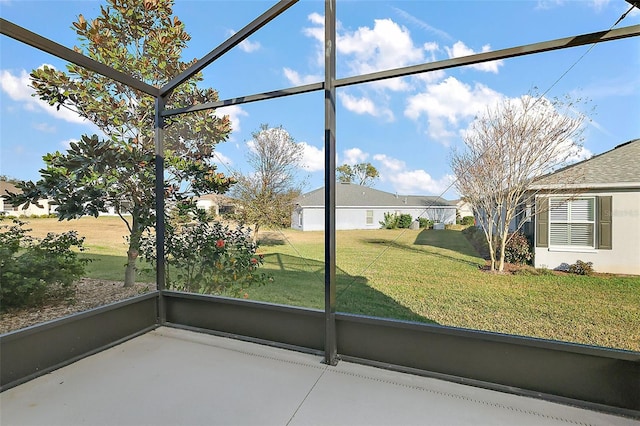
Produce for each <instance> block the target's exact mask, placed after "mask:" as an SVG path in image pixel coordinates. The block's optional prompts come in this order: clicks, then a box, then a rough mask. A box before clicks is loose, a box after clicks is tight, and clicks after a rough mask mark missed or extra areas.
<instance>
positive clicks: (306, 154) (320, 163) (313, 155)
mask: <svg viewBox="0 0 640 426" xmlns="http://www.w3.org/2000/svg"><path fill="white" fill-rule="evenodd" d="M298 145H302V148H303V151H302V168H303V169H305V170H307V171H309V172H318V171H321V170H324V148H318V147H315V146H313V145H309V144H308V143H306V142H299V143H298Z"/></svg>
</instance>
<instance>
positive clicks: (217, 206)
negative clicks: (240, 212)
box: [195, 194, 237, 216]
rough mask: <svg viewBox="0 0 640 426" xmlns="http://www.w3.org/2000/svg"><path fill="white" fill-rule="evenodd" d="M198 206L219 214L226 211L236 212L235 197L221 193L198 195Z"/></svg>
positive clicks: (216, 214) (215, 214)
mask: <svg viewBox="0 0 640 426" xmlns="http://www.w3.org/2000/svg"><path fill="white" fill-rule="evenodd" d="M195 201H196V206H198V207H199V208H201V209H203V210H205V211H207V212H208V213H210V214H212V215H214V216H219V215H221V214H226V213H234V212H235V211H236V207H237V206H236V204H234V202H233V199H231V198H229V197H227V196H224V195H221V194H206V195H202V196H200V197H196V199H195Z"/></svg>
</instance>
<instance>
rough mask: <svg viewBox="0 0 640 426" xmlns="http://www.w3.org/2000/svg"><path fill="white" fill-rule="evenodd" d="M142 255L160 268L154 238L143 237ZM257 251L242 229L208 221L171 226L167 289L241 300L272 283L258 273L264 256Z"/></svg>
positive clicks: (167, 235) (169, 227) (169, 231)
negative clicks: (252, 290)
mask: <svg viewBox="0 0 640 426" xmlns="http://www.w3.org/2000/svg"><path fill="white" fill-rule="evenodd" d="M201 219H202V218H201ZM141 251H142V256H143V257H144V258H145V259H146V260H147V261H149V262H151V263H152V264H156V261H157V259H156V256H155V238H154V237H152V236H150V235H146V236H145V237H143V239H142V250H141ZM256 251H257V244H256V243H254V242H253V240H252V238H251V231H250V230H249V229H247V228H244V227H242V226H240V227H238V228H236V229H231V228H229V227H228V226H225V225H222V224H221V223H220V222H211V223H209V222H207V221H206V220H196V221H192V222H189V223H180V222H170V223H168V224H167V227H166V240H165V255H166V261H167V269H166V270H167V275H166V279H167V283H166V284H167V287H168V288H172V289H174V290H180V291H188V292H195V293H203V294H228V295H232V296H236V297H238V296H241V295H243V294H244V293H245V291H246V289H247V288H248V287H250V286H252V285H261V284H265V283H266V282H267V281H270V280H271V278H269V277H267V275H266V274H264V273H258V272H257V269H258V267H260V265H262V264H263V256H262V255H260V254H257V253H256Z"/></svg>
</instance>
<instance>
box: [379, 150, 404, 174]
mask: <svg viewBox="0 0 640 426" xmlns="http://www.w3.org/2000/svg"><path fill="white" fill-rule="evenodd" d="M373 159H374V160H376V161H379V162H380V163H382V167H384V168H385V169H387V170H389V171H391V172H399V171H400V170H402V169H404V168H405V167H406V164H405V162H404V161H402V160H398V159H396V158H391V157H388V156H386V155H385V154H376V155H374V156H373Z"/></svg>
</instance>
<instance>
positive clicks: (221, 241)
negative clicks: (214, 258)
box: [216, 240, 224, 248]
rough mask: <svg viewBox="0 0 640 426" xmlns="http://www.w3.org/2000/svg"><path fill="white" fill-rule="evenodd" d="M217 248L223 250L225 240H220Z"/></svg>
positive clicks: (217, 242)
mask: <svg viewBox="0 0 640 426" xmlns="http://www.w3.org/2000/svg"><path fill="white" fill-rule="evenodd" d="M216 247H217V248H222V247H224V240H218V241H216Z"/></svg>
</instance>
